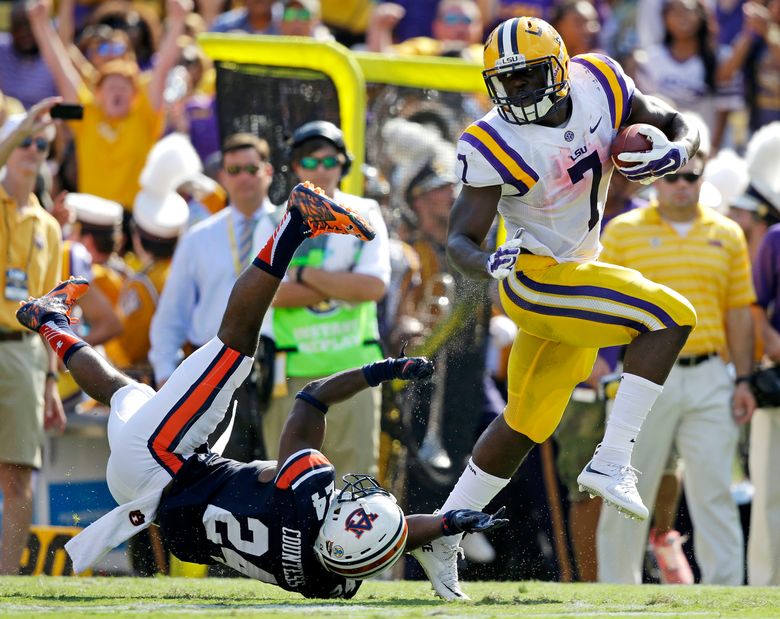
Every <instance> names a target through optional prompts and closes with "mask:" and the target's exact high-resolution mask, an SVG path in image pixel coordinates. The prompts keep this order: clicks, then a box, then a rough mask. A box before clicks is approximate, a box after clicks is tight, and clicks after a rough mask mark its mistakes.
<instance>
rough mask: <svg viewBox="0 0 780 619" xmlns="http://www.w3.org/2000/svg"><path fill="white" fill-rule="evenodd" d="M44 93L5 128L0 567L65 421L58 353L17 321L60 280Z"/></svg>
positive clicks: (1, 134) (16, 548)
mask: <svg viewBox="0 0 780 619" xmlns="http://www.w3.org/2000/svg"><path fill="white" fill-rule="evenodd" d="M56 102H57V99H45V100H43V101H42V102H40V103H39V104H36V105H35V106H33V107H32V108H31V109H30V112H29V113H28V114H27V115H19V116H12V117H11V118H10V119H9V120H8V121H6V123H5V124H4V125H3V127H2V129H0V167H2V166H3V165H5V177H4V178H3V180H2V183H0V220H2V223H0V291H2V295H3V296H2V299H0V490H2V493H3V529H2V553H0V574H2V575H8V574H17V573H18V572H19V562H20V559H21V556H22V550H23V549H24V545H25V543H26V542H27V535H28V531H29V528H30V522H31V521H32V507H33V505H32V494H33V492H32V472H33V470H35V469H38V468H40V466H41V444H42V442H43V431H44V428H57V429H62V428H64V426H65V414H64V412H63V410H62V403H61V402H60V399H59V396H58V394H57V388H56V379H57V373H56V368H57V357H56V356H53V353H50V351H48V347H47V346H45V345H44V344H43V342H42V341H41V338H39V337H38V336H37V335H34V334H33V335H31V334H28V332H26V331H24V329H21V328H20V325H19V323H18V322H17V321H16V317H15V314H16V310H17V309H18V307H19V301H22V300H26V299H27V297H28V296H30V295H35V296H37V295H40V294H44V293H45V292H46V291H47V290H48V289H49V288H50V287H52V286H54V285H56V283H57V281H58V275H59V270H60V251H61V250H60V245H61V240H60V234H61V232H60V226H59V224H58V223H57V221H56V220H55V219H54V217H52V216H51V215H49V214H48V213H47V212H46V211H45V210H44V209H43V208H41V206H40V204H39V203H38V200H37V199H36V198H35V195H34V194H33V188H34V186H35V179H36V176H37V175H38V171H39V169H40V167H41V165H43V162H44V161H45V160H46V155H47V154H48V152H49V146H50V144H51V141H52V140H53V139H54V127H53V126H52V125H51V124H50V123H51V120H50V119H49V118H48V112H49V109H50V108H51V107H52V105H54V104H55V103H56Z"/></svg>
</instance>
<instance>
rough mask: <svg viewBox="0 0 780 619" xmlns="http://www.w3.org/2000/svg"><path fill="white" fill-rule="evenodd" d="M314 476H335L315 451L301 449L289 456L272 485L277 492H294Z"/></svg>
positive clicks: (325, 461)
mask: <svg viewBox="0 0 780 619" xmlns="http://www.w3.org/2000/svg"><path fill="white" fill-rule="evenodd" d="M316 475H329V476H331V477H333V476H334V475H335V469H334V468H333V465H332V464H331V463H330V460H328V459H327V458H326V457H325V456H324V455H323V454H322V453H320V452H319V451H317V450H316V449H302V450H301V451H298V452H296V453H294V454H293V455H291V456H290V457H289V458H287V460H285V462H284V464H283V465H282V466H280V467H279V472H278V473H277V474H276V480H275V481H274V484H275V485H276V487H277V488H278V489H279V490H289V489H292V490H295V489H296V488H297V487H298V486H299V485H300V484H302V483H303V482H305V481H306V480H307V479H310V478H311V477H313V476H316Z"/></svg>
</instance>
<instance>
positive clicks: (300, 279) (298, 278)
mask: <svg viewBox="0 0 780 619" xmlns="http://www.w3.org/2000/svg"><path fill="white" fill-rule="evenodd" d="M305 268H306V267H305V266H302V267H298V270H297V271H296V272H295V281H296V282H297V283H299V284H303V285H304V286H305V285H306V284H305V283H304V281H303V270H304V269H305Z"/></svg>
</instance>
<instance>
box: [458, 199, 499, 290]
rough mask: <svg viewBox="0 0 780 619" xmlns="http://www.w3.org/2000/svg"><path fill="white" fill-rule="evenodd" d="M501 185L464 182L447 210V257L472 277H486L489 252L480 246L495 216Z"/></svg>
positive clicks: (488, 275)
mask: <svg viewBox="0 0 780 619" xmlns="http://www.w3.org/2000/svg"><path fill="white" fill-rule="evenodd" d="M500 199H501V187H500V186H494V187H469V186H468V185H464V186H463V189H462V190H461V192H460V195H459V196H458V198H457V199H456V200H455V204H454V205H453V207H452V211H451V212H450V229H449V236H448V238H447V257H448V258H449V259H450V262H451V263H452V264H453V266H455V268H456V269H458V271H460V272H461V273H463V274H464V275H466V276H467V277H470V278H472V279H488V278H490V273H489V272H488V270H487V269H486V267H485V265H486V264H487V261H488V258H489V257H490V254H491V252H489V251H485V250H484V249H483V248H482V243H483V242H484V240H485V237H486V236H487V233H488V231H489V230H490V226H491V225H492V224H493V220H494V219H495V216H496V211H497V209H498V202H499V200H500Z"/></svg>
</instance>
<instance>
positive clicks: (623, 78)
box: [572, 54, 636, 130]
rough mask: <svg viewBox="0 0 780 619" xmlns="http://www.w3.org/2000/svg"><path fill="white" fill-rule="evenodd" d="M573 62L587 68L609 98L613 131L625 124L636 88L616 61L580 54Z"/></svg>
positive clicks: (603, 56)
mask: <svg viewBox="0 0 780 619" xmlns="http://www.w3.org/2000/svg"><path fill="white" fill-rule="evenodd" d="M572 62H574V63H577V64H579V65H581V66H583V67H585V68H586V69H587V70H588V71H589V72H590V74H591V75H593V77H594V78H595V80H596V81H597V82H598V84H599V86H600V88H601V90H602V91H603V92H604V95H605V96H606V98H607V105H608V107H609V116H610V119H611V121H612V127H613V129H615V130H617V129H619V128H620V127H621V126H622V125H623V124H625V122H626V120H627V119H628V117H629V115H630V114H631V103H632V102H633V100H634V92H635V91H636V86H635V85H634V80H632V79H631V78H630V77H629V76H628V75H626V73H625V72H624V71H623V67H621V66H620V63H618V62H617V61H616V60H613V59H612V58H610V57H609V56H605V55H604V54H580V55H579V56H575V57H574V58H572Z"/></svg>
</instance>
